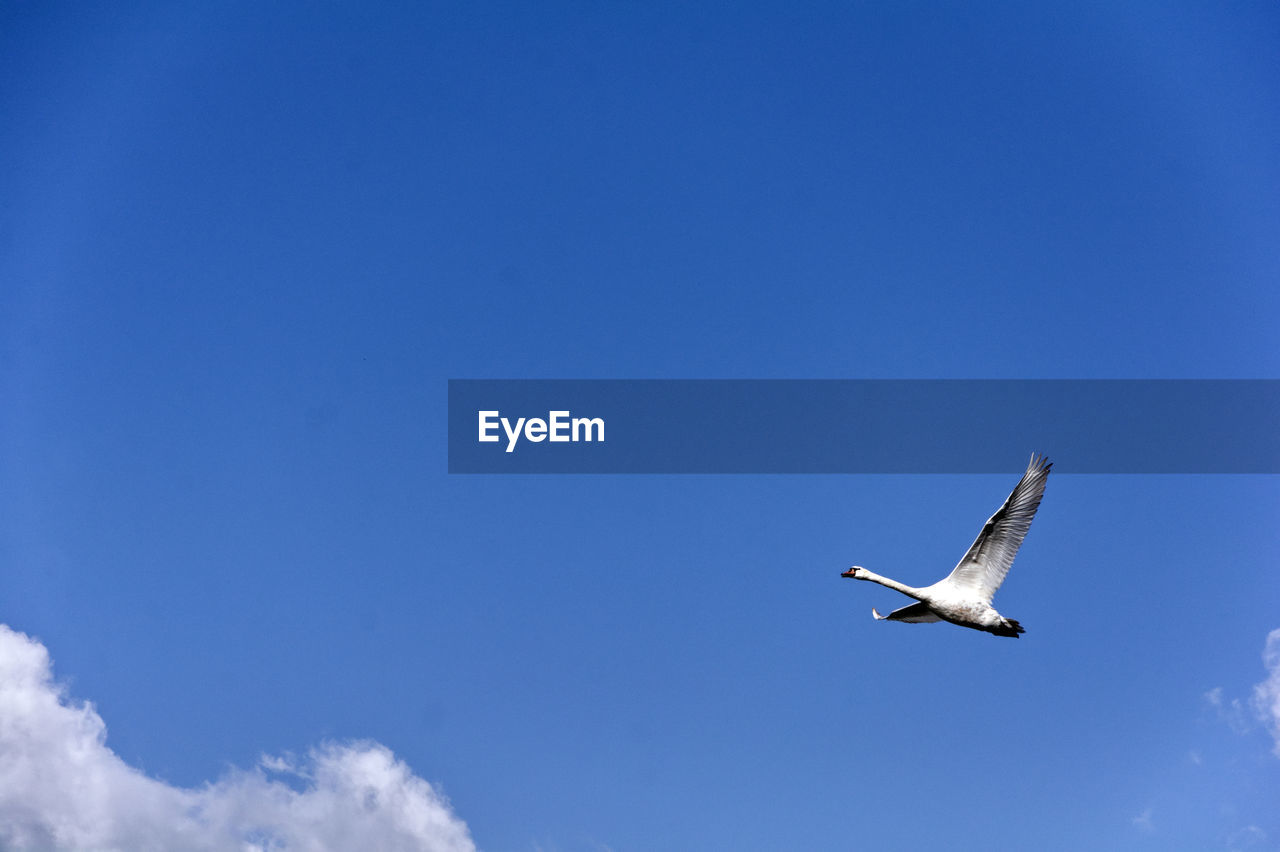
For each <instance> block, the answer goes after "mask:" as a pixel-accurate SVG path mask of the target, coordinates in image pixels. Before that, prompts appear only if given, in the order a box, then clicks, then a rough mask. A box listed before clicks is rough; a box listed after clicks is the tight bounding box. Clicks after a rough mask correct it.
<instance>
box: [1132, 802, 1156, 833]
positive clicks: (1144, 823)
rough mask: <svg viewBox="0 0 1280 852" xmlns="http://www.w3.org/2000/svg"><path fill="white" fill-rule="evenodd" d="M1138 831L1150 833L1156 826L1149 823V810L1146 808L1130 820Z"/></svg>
mask: <svg viewBox="0 0 1280 852" xmlns="http://www.w3.org/2000/svg"><path fill="white" fill-rule="evenodd" d="M1130 821H1131V822H1132V823H1133V824H1134V826H1135V827H1136V828H1137V829H1138V830H1139V831H1144V832H1147V833H1150V832H1152V831H1155V830H1156V825H1155V823H1154V822H1152V821H1151V808H1147V809H1146V810H1144V811H1143V812H1142V813H1140V814H1138V815H1137V816H1136V817H1134V818H1133V819H1132V820H1130Z"/></svg>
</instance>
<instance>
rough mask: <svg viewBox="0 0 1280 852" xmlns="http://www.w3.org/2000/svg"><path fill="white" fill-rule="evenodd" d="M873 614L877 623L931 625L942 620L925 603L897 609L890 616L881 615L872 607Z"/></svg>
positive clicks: (916, 603)
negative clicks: (898, 622) (893, 622)
mask: <svg viewBox="0 0 1280 852" xmlns="http://www.w3.org/2000/svg"><path fill="white" fill-rule="evenodd" d="M871 614H872V615H874V616H875V617H876V621H905V622H908V623H909V624H929V623H931V622H934V621H941V620H942V619H941V618H938V616H936V615H934V614H933V610H931V609H929V605H928V604H927V603H925V602H924V601H916V602H915V603H913V604H907V605H906V606H904V607H900V608H898V609H895V610H894V611H893V612H891V613H889V614H888V615H881V614H880V612H879V610H877V609H876V608H875V607H872V608H871Z"/></svg>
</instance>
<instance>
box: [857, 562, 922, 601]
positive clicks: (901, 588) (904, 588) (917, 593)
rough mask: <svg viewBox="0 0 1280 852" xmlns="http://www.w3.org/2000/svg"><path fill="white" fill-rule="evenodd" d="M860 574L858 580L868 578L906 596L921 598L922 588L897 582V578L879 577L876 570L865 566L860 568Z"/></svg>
mask: <svg viewBox="0 0 1280 852" xmlns="http://www.w3.org/2000/svg"><path fill="white" fill-rule="evenodd" d="M862 575H863V576H861V577H859V578H858V579H859V580H870V581H871V582H873V583H879V584H880V585H882V586H888V587H889V588H890V589H893V590H894V591H895V592H902V593H903V594H904V595H906V596H907V597H911V598H915V599H916V600H921V593H922V592H923V591H924V590H923V589H917V588H916V587H915V586H908V585H906V584H904V583H899V582H898V581H897V580H890V579H889V578H888V577H881V576H880V575H879V574H877V573H876V572H874V571H868V570H867V569H866V568H863V569H862Z"/></svg>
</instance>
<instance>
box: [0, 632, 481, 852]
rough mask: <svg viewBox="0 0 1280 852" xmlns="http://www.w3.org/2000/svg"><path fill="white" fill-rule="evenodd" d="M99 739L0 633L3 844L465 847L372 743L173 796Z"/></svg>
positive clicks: (136, 851) (231, 849)
mask: <svg viewBox="0 0 1280 852" xmlns="http://www.w3.org/2000/svg"><path fill="white" fill-rule="evenodd" d="M105 741H106V726H105V724H104V723H103V721H102V717H101V716H99V715H98V713H97V711H95V710H94V708H93V705H92V704H89V703H77V702H74V701H72V700H70V699H68V698H67V697H66V696H65V694H64V691H63V689H62V688H61V687H60V686H58V685H57V684H55V683H54V682H53V675H52V670H51V665H50V660H49V652H48V651H47V650H46V649H45V647H44V646H43V645H41V644H40V643H39V642H38V641H36V640H34V639H31V638H30V637H28V636H25V635H23V634H22V633H18V632H16V631H14V630H11V629H10V628H9V627H7V626H5V625H3V624H0V848H3V849H6V850H14V852H28V851H30V852H35V850H41V852H43V851H44V850H80V849H93V850H101V851H102V852H108V850H129V852H144V850H183V852H185V851H186V850H191V852H289V851H290V850H307V852H321V851H322V850H329V849H334V850H346V849H385V850H432V852H436V850H448V852H452V850H474V849H475V844H474V843H472V841H471V836H470V833H469V832H468V830H467V826H466V823H464V822H463V821H462V820H461V819H459V818H458V817H457V816H456V815H455V814H454V813H453V811H452V810H451V809H450V807H449V803H448V801H447V800H446V799H445V798H444V797H443V796H442V795H441V794H440V793H439V792H438V791H437V790H435V789H434V788H433V787H432V786H431V785H430V784H428V783H427V782H426V781H424V780H423V779H421V778H419V777H417V776H416V775H414V774H413V772H412V771H411V770H410V769H409V767H408V766H407V765H406V764H405V763H404V762H403V761H400V760H397V759H396V757H395V755H394V754H392V753H391V751H390V750H389V749H387V748H386V747H385V746H382V745H379V744H378V743H375V742H355V743H343V744H338V743H329V744H325V745H321V746H319V747H317V748H314V749H312V750H311V751H310V752H309V753H308V754H307V755H306V756H305V757H304V758H301V759H293V758H287V757H264V758H263V759H262V761H261V762H260V763H259V765H258V766H257V767H255V768H253V769H251V770H237V771H235V772H232V773H230V774H228V775H226V776H225V777H223V778H221V779H219V780H217V781H215V782H212V783H209V784H206V785H204V786H203V787H200V788H194V789H184V788H180V787H174V786H171V785H169V784H166V783H164V782H162V781H158V780H156V779H154V778H149V777H148V776H146V775H145V774H144V773H142V772H140V771H139V770H137V769H135V768H133V767H131V766H129V765H128V764H126V763H125V762H124V761H123V760H121V759H120V758H119V757H118V756H116V754H115V753H114V752H113V751H111V749H109V748H107V746H106V744H105ZM282 777H287V778H288V779H291V780H292V782H293V783H286V781H285V780H282Z"/></svg>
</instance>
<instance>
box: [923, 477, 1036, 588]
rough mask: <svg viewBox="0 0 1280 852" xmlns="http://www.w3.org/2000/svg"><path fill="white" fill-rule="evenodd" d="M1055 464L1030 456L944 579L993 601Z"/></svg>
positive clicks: (1011, 563) (1028, 527) (1029, 527)
mask: <svg viewBox="0 0 1280 852" xmlns="http://www.w3.org/2000/svg"><path fill="white" fill-rule="evenodd" d="M1052 466H1053V463H1052V462H1050V461H1049V460H1048V459H1046V458H1045V457H1044V456H1036V455H1034V454H1033V455H1032V456H1031V462H1030V463H1029V464H1028V465H1027V471H1026V473H1024V474H1022V479H1021V481H1019V482H1018V484H1017V486H1015V487H1014V489H1013V492H1012V493H1011V494H1010V495H1009V499H1007V500H1005V501H1004V505H1003V506H1001V507H1000V508H999V509H997V510H996V513H995V514H994V515H992V516H991V517H990V518H988V519H987V522H986V524H984V525H983V527H982V532H980V533H978V538H977V539H976V540H975V541H974V542H973V545H972V546H971V547H970V548H969V552H968V553H966V554H965V555H964V558H963V559H961V560H960V562H959V564H958V565H956V567H955V569H954V570H952V572H951V573H950V574H949V575H948V576H947V579H946V581H945V582H949V583H951V584H952V585H955V586H958V587H960V588H963V589H964V590H965V591H967V592H969V593H971V594H974V595H976V596H978V597H979V598H981V599H982V600H983V601H985V602H987V603H990V602H991V598H992V597H994V596H995V593H996V590H997V589H999V588H1000V584H1001V583H1003V582H1004V578H1005V575H1007V574H1008V573H1009V567H1010V566H1011V565H1013V557H1015V556H1017V555H1018V548H1019V547H1021V546H1022V539H1023V538H1025V537H1026V535H1027V530H1029V529H1031V519H1032V518H1034V517H1035V516H1036V509H1038V508H1040V498H1042V497H1043V496H1044V486H1045V483H1046V482H1047V481H1048V479H1049V468H1050V467H1052Z"/></svg>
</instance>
